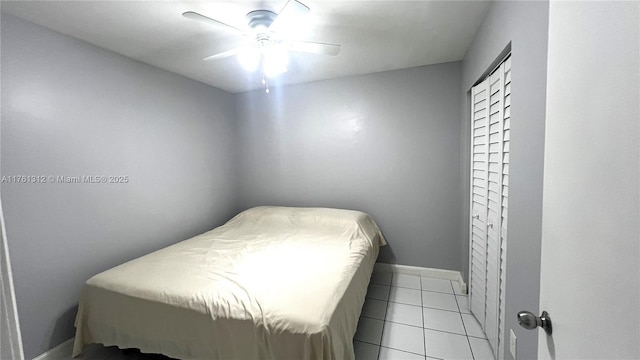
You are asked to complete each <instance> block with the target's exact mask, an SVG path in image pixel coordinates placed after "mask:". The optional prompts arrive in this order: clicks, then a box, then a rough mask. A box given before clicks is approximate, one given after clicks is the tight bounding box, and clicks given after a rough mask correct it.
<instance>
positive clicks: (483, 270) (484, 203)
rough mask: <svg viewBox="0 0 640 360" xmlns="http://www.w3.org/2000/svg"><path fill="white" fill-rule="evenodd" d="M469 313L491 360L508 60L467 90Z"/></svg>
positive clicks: (502, 240) (499, 274)
mask: <svg viewBox="0 0 640 360" xmlns="http://www.w3.org/2000/svg"><path fill="white" fill-rule="evenodd" d="M471 100H472V101H471V114H472V115H471V128H472V135H471V149H472V150H471V151H472V153H471V158H472V162H471V169H470V170H471V171H470V173H471V181H470V186H471V189H470V194H471V197H470V201H471V203H470V209H471V219H470V223H471V226H470V229H469V232H470V234H469V237H470V255H471V256H470V266H469V269H470V274H469V278H470V281H469V283H470V291H469V297H470V298H469V300H470V305H471V306H470V307H471V312H472V313H473V315H474V316H475V317H476V318H477V319H478V322H479V323H480V324H481V325H482V329H483V330H484V332H485V334H486V335H487V339H488V340H489V343H490V345H491V347H492V349H493V350H494V356H495V357H496V358H502V357H503V356H502V355H503V354H502V353H501V352H499V349H501V348H502V340H503V339H504V336H503V334H504V304H505V301H504V300H505V299H504V285H505V263H506V240H507V238H506V235H507V210H508V187H509V137H510V124H511V116H510V113H511V110H510V106H511V59H510V58H507V59H506V60H505V61H504V62H503V63H502V64H500V66H498V67H497V68H496V69H495V70H494V72H493V73H492V74H491V75H489V76H488V77H487V78H486V79H485V80H484V81H482V82H481V83H479V84H478V85H476V86H474V87H473V88H472V89H471Z"/></svg>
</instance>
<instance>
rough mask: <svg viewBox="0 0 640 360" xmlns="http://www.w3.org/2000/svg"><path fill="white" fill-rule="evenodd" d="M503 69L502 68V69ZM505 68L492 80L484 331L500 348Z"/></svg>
mask: <svg viewBox="0 0 640 360" xmlns="http://www.w3.org/2000/svg"><path fill="white" fill-rule="evenodd" d="M501 68H502V67H501ZM501 68H500V69H498V70H497V71H496V72H494V73H493V74H492V75H491V76H490V77H489V93H490V95H489V151H488V156H487V157H488V172H487V287H486V304H485V321H484V331H485V334H486V335H487V339H488V340H489V343H490V344H491V347H492V348H493V349H497V348H498V319H499V309H498V298H499V296H500V294H499V288H498V286H499V282H500V281H499V280H500V272H499V269H500V228H501V219H502V201H501V200H502V189H501V186H502V180H501V178H502V126H503V111H504V105H503V103H504V102H503V98H504V91H503V90H504V85H503V80H504V79H503V77H502V71H501Z"/></svg>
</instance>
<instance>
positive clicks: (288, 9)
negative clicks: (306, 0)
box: [269, 0, 311, 32]
mask: <svg viewBox="0 0 640 360" xmlns="http://www.w3.org/2000/svg"><path fill="white" fill-rule="evenodd" d="M310 11H311V9H309V7H308V6H306V5H305V4H303V3H301V2H300V1H298V0H289V2H288V3H287V4H286V5H285V6H284V7H283V8H282V10H280V13H279V14H278V16H277V17H276V19H275V20H273V23H272V24H271V26H270V27H269V30H271V31H274V32H286V31H290V30H293V28H295V27H296V25H298V24H299V23H301V22H302V21H303V20H304V18H305V16H306V15H307V14H309V12H310Z"/></svg>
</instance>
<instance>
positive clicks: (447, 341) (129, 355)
mask: <svg viewBox="0 0 640 360" xmlns="http://www.w3.org/2000/svg"><path fill="white" fill-rule="evenodd" d="M457 285H458V283H457V282H451V281H449V280H442V279H432V278H426V277H422V278H421V277H419V276H412V275H404V274H395V273H394V274H392V273H382V272H374V273H373V275H372V277H371V283H370V285H369V290H368V292H367V298H366V300H365V303H364V306H363V309H362V314H361V317H360V321H359V322H358V330H357V331H356V335H355V337H354V348H355V353H356V360H413V359H420V360H427V359H445V360H449V359H473V360H493V355H492V353H491V348H490V346H489V342H488V341H487V339H486V338H485V336H484V333H483V332H482V329H481V327H480V324H478V322H477V321H476V320H475V318H474V317H473V315H471V314H470V313H469V310H468V299H467V296H466V295H464V294H462V292H461V291H460V289H459V288H458V286H457ZM67 359H71V357H68V358H67V357H65V358H64V360H67ZM81 359H82V360H170V359H169V358H167V357H165V356H162V355H150V354H141V353H140V352H138V351H135V350H134V351H124V352H123V351H121V350H119V349H118V348H116V347H103V346H100V345H92V346H90V347H89V348H88V349H87V352H86V354H85V356H84V357H83V358H81Z"/></svg>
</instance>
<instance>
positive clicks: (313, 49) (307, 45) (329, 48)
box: [289, 41, 340, 56]
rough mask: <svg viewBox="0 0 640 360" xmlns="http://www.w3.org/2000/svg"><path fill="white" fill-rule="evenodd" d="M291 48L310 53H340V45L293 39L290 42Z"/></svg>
mask: <svg viewBox="0 0 640 360" xmlns="http://www.w3.org/2000/svg"><path fill="white" fill-rule="evenodd" d="M289 50H291V51H296V52H303V53H310V54H319V55H330V56H336V55H338V54H339V53H340V45H337V44H323V43H316V42H309V41H291V42H289Z"/></svg>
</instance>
